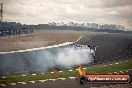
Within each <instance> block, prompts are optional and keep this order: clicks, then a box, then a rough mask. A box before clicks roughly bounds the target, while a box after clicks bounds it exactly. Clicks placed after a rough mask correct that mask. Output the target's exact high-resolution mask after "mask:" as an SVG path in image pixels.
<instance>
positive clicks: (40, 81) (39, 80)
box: [38, 80, 47, 82]
mask: <svg viewBox="0 0 132 88" xmlns="http://www.w3.org/2000/svg"><path fill="white" fill-rule="evenodd" d="M38 81H39V82H46V81H47V80H38Z"/></svg>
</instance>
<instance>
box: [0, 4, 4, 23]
mask: <svg viewBox="0 0 132 88" xmlns="http://www.w3.org/2000/svg"><path fill="white" fill-rule="evenodd" d="M0 6H1V9H0V17H1V20H0V21H1V22H2V21H3V3H1V5H0Z"/></svg>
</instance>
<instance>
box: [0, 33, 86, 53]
mask: <svg viewBox="0 0 132 88" xmlns="http://www.w3.org/2000/svg"><path fill="white" fill-rule="evenodd" d="M83 36H84V35H83ZM83 36H81V37H80V38H79V39H77V40H76V41H75V42H65V43H62V44H58V45H53V46H47V47H40V48H33V49H25V50H18V51H10V52H0V54H9V53H17V52H19V53H20V52H28V51H36V50H42V49H50V48H56V47H61V46H66V45H70V44H73V43H76V42H78V41H79V40H80V39H81V38H82V37H83Z"/></svg>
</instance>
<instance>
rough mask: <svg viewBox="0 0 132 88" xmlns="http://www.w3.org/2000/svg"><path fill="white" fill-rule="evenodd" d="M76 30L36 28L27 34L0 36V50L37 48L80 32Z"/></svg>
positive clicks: (66, 39) (66, 38)
mask: <svg viewBox="0 0 132 88" xmlns="http://www.w3.org/2000/svg"><path fill="white" fill-rule="evenodd" d="M81 33H82V32H76V31H57V30H37V31H34V33H33V34H29V35H14V36H4V37H0V52H5V51H15V50H21V49H31V48H39V47H44V46H47V45H53V43H55V44H57V42H58V43H62V42H67V41H72V39H73V38H74V37H75V36H76V35H79V34H81Z"/></svg>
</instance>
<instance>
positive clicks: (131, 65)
mask: <svg viewBox="0 0 132 88" xmlns="http://www.w3.org/2000/svg"><path fill="white" fill-rule="evenodd" d="M127 69H132V60H131V61H129V62H123V63H119V64H117V65H116V64H114V65H106V66H103V65H100V66H96V67H92V66H88V67H87V70H86V74H95V73H99V74H108V73H113V72H115V71H116V72H119V71H121V70H122V71H123V70H127ZM78 75H79V73H78V71H76V70H74V71H71V72H69V71H64V72H62V73H60V72H57V74H56V78H67V77H71V76H74V77H75V76H78ZM53 78H54V75H53V73H49V72H47V73H45V74H40V73H38V74H37V75H27V76H24V77H23V76H21V75H15V76H7V77H6V78H0V84H8V83H17V82H29V81H33V80H45V79H53Z"/></svg>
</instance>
